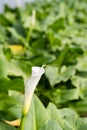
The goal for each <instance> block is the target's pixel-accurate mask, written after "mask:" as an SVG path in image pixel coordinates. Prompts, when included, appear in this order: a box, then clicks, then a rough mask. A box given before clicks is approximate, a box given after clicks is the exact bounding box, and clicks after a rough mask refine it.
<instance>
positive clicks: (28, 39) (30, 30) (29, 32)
mask: <svg viewBox="0 0 87 130" xmlns="http://www.w3.org/2000/svg"><path fill="white" fill-rule="evenodd" d="M32 30H33V26H32V25H31V27H30V29H29V30H28V35H27V39H26V41H27V43H28V44H29V41H30V36H31V33H32Z"/></svg>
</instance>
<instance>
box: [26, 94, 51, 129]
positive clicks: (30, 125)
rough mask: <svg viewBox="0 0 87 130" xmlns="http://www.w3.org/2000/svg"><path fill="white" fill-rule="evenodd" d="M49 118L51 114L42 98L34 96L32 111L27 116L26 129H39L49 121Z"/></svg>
mask: <svg viewBox="0 0 87 130" xmlns="http://www.w3.org/2000/svg"><path fill="white" fill-rule="evenodd" d="M48 119H49V115H48V113H47V111H46V109H45V107H44V106H43V104H42V103H41V102H40V100H39V99H38V98H37V97H36V96H34V98H33V100H32V104H31V107H30V111H29V113H28V115H27V116H26V123H25V129H24V130H28V129H31V130H36V129H37V130H38V129H40V128H41V127H42V126H43V125H44V124H45V123H46V122H47V121H48Z"/></svg>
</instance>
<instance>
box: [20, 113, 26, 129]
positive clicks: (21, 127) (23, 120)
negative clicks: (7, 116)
mask: <svg viewBox="0 0 87 130" xmlns="http://www.w3.org/2000/svg"><path fill="white" fill-rule="evenodd" d="M25 118H26V115H22V118H21V124H20V130H24V124H25Z"/></svg>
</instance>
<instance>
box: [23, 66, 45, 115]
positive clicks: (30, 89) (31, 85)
mask: <svg viewBox="0 0 87 130" xmlns="http://www.w3.org/2000/svg"><path fill="white" fill-rule="evenodd" d="M42 74H44V68H43V67H32V74H31V77H30V78H29V79H28V80H27V81H25V99H24V108H23V115H26V114H27V112H28V110H29V107H30V103H31V99H32V96H33V93H34V90H35V88H36V86H37V84H38V82H39V80H40V78H41V76H42Z"/></svg>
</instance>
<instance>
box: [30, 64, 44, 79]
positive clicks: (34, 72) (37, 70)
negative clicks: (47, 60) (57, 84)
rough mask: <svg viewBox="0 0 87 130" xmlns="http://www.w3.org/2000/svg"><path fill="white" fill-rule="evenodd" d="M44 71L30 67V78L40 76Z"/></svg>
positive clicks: (41, 68) (40, 68)
mask: <svg viewBox="0 0 87 130" xmlns="http://www.w3.org/2000/svg"><path fill="white" fill-rule="evenodd" d="M44 72H45V70H44V68H43V67H36V66H35V67H32V76H34V77H35V76H41V75H42V74H44Z"/></svg>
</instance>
